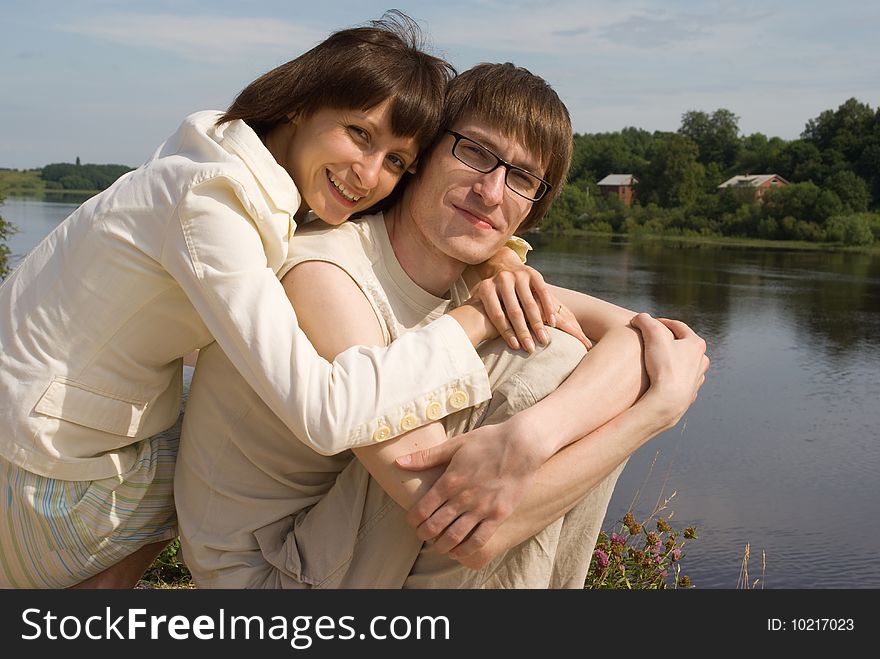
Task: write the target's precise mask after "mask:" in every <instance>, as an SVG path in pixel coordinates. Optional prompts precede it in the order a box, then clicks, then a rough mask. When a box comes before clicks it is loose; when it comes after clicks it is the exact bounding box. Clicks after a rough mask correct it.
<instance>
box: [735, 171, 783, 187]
mask: <svg viewBox="0 0 880 659" xmlns="http://www.w3.org/2000/svg"><path fill="white" fill-rule="evenodd" d="M774 178H775V179H779V180H780V181H782V182H783V183H788V181H786V180H785V179H784V178H782V177H781V176H779V174H738V175H736V176H733V177H731V178H729V179H727V180H726V181H725V182H724V183H722V184H721V185H719V186H718V187H719V188H729V187H743V186H748V187H752V188H759V187H761V186H762V185H764V184H765V183H767V182H768V181H771V180H773V179H774Z"/></svg>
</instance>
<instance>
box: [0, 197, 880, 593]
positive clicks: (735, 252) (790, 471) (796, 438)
mask: <svg viewBox="0 0 880 659" xmlns="http://www.w3.org/2000/svg"><path fill="white" fill-rule="evenodd" d="M75 207H76V206H75V204H71V203H68V204H64V203H55V202H49V201H38V200H34V199H21V198H9V199H7V200H6V202H5V204H4V205H3V206H0V214H2V215H3V217H5V218H6V219H8V220H10V221H12V222H13V223H15V224H16V225H18V227H19V228H20V229H21V232H20V233H19V234H17V235H15V236H13V237H12V240H10V243H9V244H10V248H11V250H12V252H13V259H12V264H13V265H15V264H16V263H17V262H18V261H19V260H20V257H21V255H23V254H25V253H26V252H27V251H28V250H29V249H31V248H32V247H33V246H34V245H35V244H36V242H38V241H39V240H40V239H41V238H42V237H43V236H44V235H45V234H46V233H48V232H49V231H50V230H51V229H52V228H53V227H54V226H55V225H57V223H58V222H59V221H61V220H62V219H63V218H64V217H65V216H66V215H67V214H68V213H69V212H70V211H71V210H73V209H74V208H75ZM530 240H531V242H533V244H534V245H535V247H536V249H535V251H534V252H532V255H531V257H530V260H529V262H530V264H532V265H534V266H536V267H537V268H538V269H539V270H541V272H542V273H543V274H544V276H545V277H546V278H547V279H548V280H549V281H551V282H553V283H557V284H560V285H562V286H567V287H569V288H573V289H577V290H581V291H584V292H588V293H590V294H592V295H596V296H598V297H602V298H605V299H608V300H612V301H614V302H616V303H618V304H620V305H622V306H625V307H627V308H630V309H633V310H636V311H649V312H651V313H653V314H655V315H665V316H669V317H674V318H679V319H681V320H684V321H685V322H687V323H688V324H690V325H691V327H693V328H694V329H695V330H696V331H697V332H699V333H700V334H701V335H702V336H703V337H704V338H705V339H706V341H707V343H708V345H709V350H708V352H709V356H710V357H711V360H712V367H711V369H710V371H709V373H708V377H707V380H706V384H705V385H704V386H703V388H702V390H701V392H700V395H699V398H698V399H697V401H696V403H695V404H694V405H693V406H692V407H691V409H690V410H689V411H688V412H687V414H686V415H685V417H684V418H683V420H682V421H681V422H680V423H679V424H678V425H677V426H676V427H675V428H673V429H671V430H669V431H667V432H665V433H663V434H662V435H660V436H658V437H656V438H655V439H653V440H652V441H651V442H649V443H648V444H646V445H645V446H644V447H642V448H641V449H639V450H638V451H637V452H636V453H635V454H634V455H633V457H632V458H631V459H630V462H629V464H628V465H627V467H626V469H625V470H624V472H623V474H622V476H621V478H620V480H619V482H618V486H617V489H616V490H615V494H614V496H613V498H612V500H611V504H610V506H609V510H608V516H607V518H606V524H605V528H606V529H612V528H614V527H615V522H616V521H617V520H619V519H621V518H622V517H623V515H624V513H625V512H626V511H627V510H628V509H629V508H630V507H631V506H632V507H633V510H634V512H635V514H636V517H637V518H638V519H643V518H645V517H646V516H647V515H649V514H650V513H651V511H652V510H653V508H654V507H655V505H656V504H657V502H658V501H663V500H665V499H666V498H667V497H669V496H670V495H672V494H673V493H674V496H673V497H672V498H671V499H670V500H669V501H668V503H667V504H666V509H665V510H664V511H663V512H662V513H661V514H662V515H663V516H665V517H671V524H672V526H673V527H674V528H677V529H683V528H684V527H685V526H695V527H696V528H697V533H698V538H697V539H695V540H692V541H688V543H687V545H686V546H685V555H684V558H683V560H682V565H683V570H682V573H683V574H686V575H688V576H689V577H690V578H691V581H692V583H693V584H694V586H695V587H697V588H715V589H722V588H731V589H732V588H736V587H737V584H738V582H739V579H740V573H741V568H742V567H743V558H744V551H745V548H746V546H747V545H748V546H749V548H750V560H749V562H748V564H747V568H748V575H749V583H750V584H754V582H755V580H758V583H757V587H758V588H760V587H765V588H800V589H808V588H878V587H880V559H878V558H877V547H880V526H878V525H877V524H876V521H875V516H876V513H877V509H878V502H880V485H878V473H880V442H878V435H880V432H878V428H880V258H878V257H877V256H872V255H865V254H852V253H843V252H799V251H782V250H769V249H759V248H734V247H719V246H712V245H688V246H685V245H678V246H676V245H674V244H670V243H664V242H659V241H657V242H655V241H647V242H626V241H620V240H617V239H615V240H611V239H595V238H591V239H587V238H549V237H544V236H537V237H535V238H530ZM585 403H588V401H585Z"/></svg>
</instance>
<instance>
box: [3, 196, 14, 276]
mask: <svg viewBox="0 0 880 659" xmlns="http://www.w3.org/2000/svg"><path fill="white" fill-rule="evenodd" d="M2 205H3V195H2V194H0V206H2ZM15 232H16V228H15V226H14V225H13V224H12V223H11V222H8V221H7V220H4V219H3V216H2V215H0V281H2V280H3V279H4V278H5V277H6V275H8V274H9V246H8V245H7V244H6V241H7V240H9V236H11V235H12V234H13V233H15Z"/></svg>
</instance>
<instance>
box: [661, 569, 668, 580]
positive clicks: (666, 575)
mask: <svg viewBox="0 0 880 659" xmlns="http://www.w3.org/2000/svg"><path fill="white" fill-rule="evenodd" d="M660 576H661V577H663V578H664V579H665V578H666V577H668V576H669V572H667V571H666V570H663V572H661V573H660Z"/></svg>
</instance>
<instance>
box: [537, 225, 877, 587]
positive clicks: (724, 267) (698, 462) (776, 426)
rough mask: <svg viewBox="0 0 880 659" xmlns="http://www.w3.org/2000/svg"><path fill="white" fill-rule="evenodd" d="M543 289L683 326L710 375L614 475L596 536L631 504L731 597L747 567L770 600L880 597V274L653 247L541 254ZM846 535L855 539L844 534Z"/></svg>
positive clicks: (558, 243)
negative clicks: (797, 595)
mask: <svg viewBox="0 0 880 659" xmlns="http://www.w3.org/2000/svg"><path fill="white" fill-rule="evenodd" d="M531 242H533V244H534V245H535V246H536V250H535V252H533V253H532V256H531V257H530V263H531V264H533V265H535V267H537V268H538V269H539V270H541V271H542V272H543V273H544V274H545V276H546V277H547V279H548V280H550V281H552V282H554V283H560V284H562V285H564V286H568V287H571V288H575V289H578V290H582V291H584V292H588V293H591V294H594V295H597V296H599V297H603V298H606V299H610V300H612V301H615V302H617V303H619V304H621V305H623V306H626V307H628V308H631V309H633V310H637V311H642V310H646V311H650V312H652V313H662V314H664V315H668V316H672V317H677V318H681V319H682V320H685V321H686V322H688V323H689V324H690V325H691V326H692V327H694V329H696V330H697V331H698V332H699V333H700V334H701V335H702V336H704V337H705V338H706V340H707V342H708V345H709V354H710V356H711V358H712V368H711V370H710V372H709V376H708V378H707V382H706V384H705V385H704V387H703V389H702V390H701V392H700V397H699V398H698V400H697V403H696V404H695V405H694V406H693V407H692V408H691V410H689V411H688V413H687V415H686V416H685V418H684V420H683V422H682V423H680V424H679V425H678V426H677V427H676V428H674V429H672V430H670V431H668V432H666V433H664V434H662V435H661V436H659V437H657V438H656V439H654V440H652V441H651V442H650V443H648V444H647V445H645V446H644V447H642V449H640V450H639V451H637V452H636V454H635V455H634V456H633V458H632V459H631V460H630V463H629V465H628V466H627V468H626V470H625V471H624V473H623V475H622V476H621V479H620V481H619V484H618V487H617V490H616V491H615V494H614V497H613V498H612V501H611V504H610V506H609V511H608V518H607V521H606V526H608V525H609V524H610V523H612V522H613V521H614V520H616V519H620V518H621V517H622V516H623V513H624V512H625V511H626V510H627V509H628V508H629V507H630V505H632V504H633V501H634V500H635V509H636V512H637V514H639V515H641V516H646V515H648V514H649V513H650V512H651V510H652V509H653V508H654V506H655V505H657V503H658V502H662V501H663V500H664V499H665V498H666V497H668V496H669V495H670V494H671V493H672V492H673V491H674V492H676V495H675V497H674V498H673V499H672V501H671V502H670V505H669V508H668V510H667V511H665V513H664V514H668V513H670V512H672V513H673V514H674V516H675V517H674V519H675V520H676V524H677V525H678V527H679V528H683V527H684V526H686V525H690V524H694V525H696V526H697V527H698V529H699V530H700V539H699V540H697V541H694V542H693V543H690V544H689V545H688V547H687V550H686V553H687V559H686V563H685V567H686V569H685V573H687V574H689V575H690V576H691V577H692V579H693V581H694V583H695V584H696V585H697V586H698V587H703V588H734V587H735V586H736V583H737V579H738V577H739V571H740V568H741V563H742V558H743V551H744V548H745V546H746V544H749V545H750V547H751V562H750V563H751V564H750V566H749V571H750V573H751V575H752V577H753V578H754V577H760V576H761V570H762V567H761V560H762V551H763V552H766V561H767V566H766V574H765V575H764V577H763V578H764V580H765V581H764V582H765V583H766V586H767V587H770V588H830V587H850V588H863V587H878V586H880V561H878V560H877V559H876V558H875V557H874V556H873V549H871V548H873V547H875V546H876V545H877V544H878V543H880V530H878V529H877V528H876V525H873V524H872V523H871V522H868V520H873V518H874V516H875V511H876V507H877V500H878V486H877V473H878V471H880V444H878V442H877V441H876V440H877V428H878V427H880V405H878V402H880V259H878V258H877V257H876V256H871V255H865V254H851V253H842V252H840V253H822V252H795V251H776V250H760V249H741V248H739V249H737V248H728V247H721V246H715V245H699V246H693V245H689V244H688V245H681V244H680V245H674V244H669V243H663V242H659V241H645V242H633V243H626V242H621V241H618V240H610V241H609V240H586V239H582V238H546V237H543V236H541V237H538V238H536V239H533V240H531ZM853 529H858V530H859V533H858V535H855V534H853V533H852V530H853Z"/></svg>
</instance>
